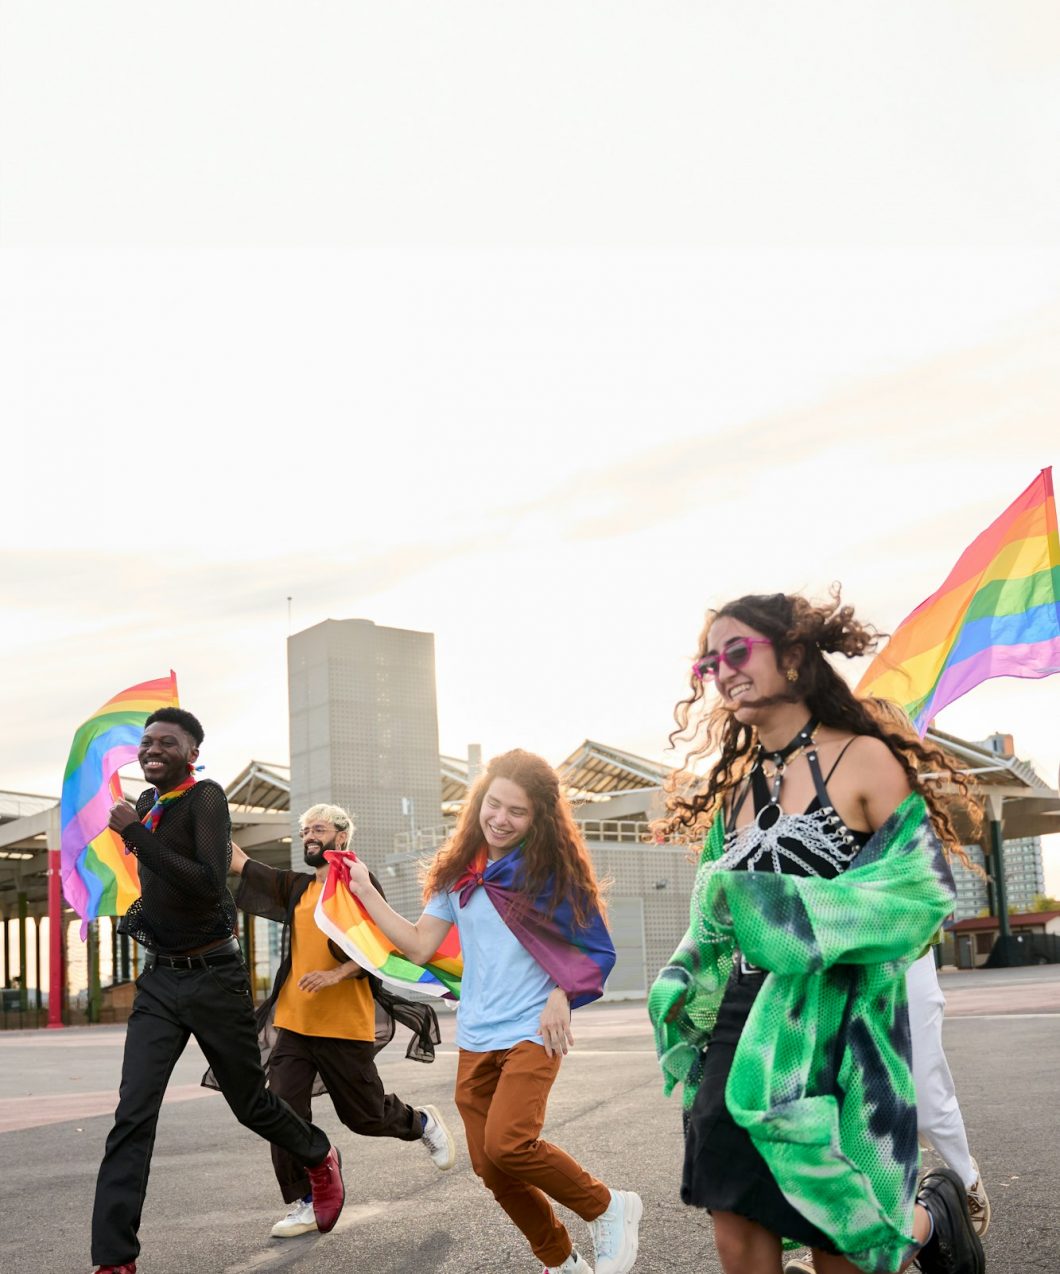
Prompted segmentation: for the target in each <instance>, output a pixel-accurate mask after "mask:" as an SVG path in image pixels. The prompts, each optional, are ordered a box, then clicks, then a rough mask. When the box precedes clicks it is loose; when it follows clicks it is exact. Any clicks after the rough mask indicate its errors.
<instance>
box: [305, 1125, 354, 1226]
mask: <svg viewBox="0 0 1060 1274" xmlns="http://www.w3.org/2000/svg"><path fill="white" fill-rule="evenodd" d="M306 1176H307V1177H308V1178H309V1184H310V1186H312V1188H313V1215H314V1216H315V1217H316V1219H317V1229H318V1230H319V1231H320V1233H321V1234H327V1232H328V1231H329V1230H333V1229H334V1228H335V1222H336V1221H337V1220H338V1219H339V1214H340V1213H341V1212H342V1205H343V1204H344V1203H345V1202H346V1187H345V1186H344V1185H343V1184H342V1155H340V1154H339V1152H338V1150H336V1148H335V1147H334V1146H332V1147H331V1149H330V1150H329V1151H328V1154H327V1158H326V1159H325V1160H324V1162H323V1163H320V1164H317V1166H316V1167H315V1168H306Z"/></svg>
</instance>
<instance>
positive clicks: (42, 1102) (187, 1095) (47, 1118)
mask: <svg viewBox="0 0 1060 1274" xmlns="http://www.w3.org/2000/svg"><path fill="white" fill-rule="evenodd" d="M217 1096H220V1094H219V1093H217V1092H215V1091H214V1090H213V1089H209V1088H203V1087H202V1085H201V1084H174V1085H173V1086H172V1088H169V1089H167V1090H166V1095H165V1097H164V1098H163V1099H162V1104H163V1105H169V1104H171V1103H173V1102H182V1101H195V1100H197V1099H198V1098H200V1097H217ZM117 1105H118V1094H117V1092H116V1091H115V1090H113V1089H105V1090H104V1091H102V1092H95V1093H58V1094H55V1095H52V1096H47V1097H46V1096H44V1095H40V1096H35V1095H31V1096H26V1097H5V1098H3V1099H0V1134H3V1133H5V1132H23V1131H25V1130H26V1129H27V1128H43V1127H44V1126H45V1125H46V1124H70V1123H76V1122H77V1121H78V1120H82V1119H93V1118H95V1117H96V1116H97V1115H113V1114H114V1110H115V1107H116V1106H117Z"/></svg>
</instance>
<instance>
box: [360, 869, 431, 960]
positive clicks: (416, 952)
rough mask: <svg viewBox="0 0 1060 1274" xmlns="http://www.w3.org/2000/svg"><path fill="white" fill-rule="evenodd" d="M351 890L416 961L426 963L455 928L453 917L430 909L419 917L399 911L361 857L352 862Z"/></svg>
mask: <svg viewBox="0 0 1060 1274" xmlns="http://www.w3.org/2000/svg"><path fill="white" fill-rule="evenodd" d="M350 891H351V892H352V893H354V894H355V895H356V896H357V897H358V898H359V899H360V900H361V902H362V904H363V905H364V909H365V911H367V912H368V914H369V915H370V916H371V918H372V919H373V920H374V921H375V923H376V924H377V925H378V926H379V928H380V929H381V930H382V931H383V933H384V934H385V935H386V936H387V937H388V938H389V939H390V941H391V942H392V943H393V944H394V946H395V947H397V948H398V950H399V951H400V952H401V953H402V955H404V956H405V957H406V958H407V959H409V960H411V961H412V963H413V964H426V963H427V961H428V960H429V959H430V958H431V956H432V955H434V953H435V952H436V951H437V950H438V948H439V947H440V946H441V945H442V941H443V940H444V938H445V935H446V934H447V933H448V932H449V930H450V929H451V928H452V923H451V921H448V920H442V919H441V917H439V916H430V915H428V914H427V913H426V912H424V913H423V915H421V916H420V918H419V920H416V921H412V920H406V919H405V917H404V916H401V915H399V914H398V913H397V912H396V911H395V910H394V908H393V907H391V906H390V904H389V903H388V902H386V900H385V899H384V898H383V896H382V894H381V893H380V892H379V890H378V889H376V887H375V886H374V885H373V884H372V881H371V878H370V876H369V874H368V868H367V867H366V866H365V865H364V863H362V862H360V861H357V862H354V863H351V864H350Z"/></svg>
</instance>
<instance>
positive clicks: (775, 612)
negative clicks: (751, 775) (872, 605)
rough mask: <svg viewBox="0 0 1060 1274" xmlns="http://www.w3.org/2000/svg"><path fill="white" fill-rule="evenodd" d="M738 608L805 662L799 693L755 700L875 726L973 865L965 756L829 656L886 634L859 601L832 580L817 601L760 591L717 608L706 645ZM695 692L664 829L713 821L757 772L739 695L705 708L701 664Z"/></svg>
mask: <svg viewBox="0 0 1060 1274" xmlns="http://www.w3.org/2000/svg"><path fill="white" fill-rule="evenodd" d="M723 617H729V618H732V619H735V620H738V621H739V622H740V623H743V624H746V625H747V627H748V628H751V629H753V630H754V631H755V632H757V633H761V634H762V636H764V637H768V638H769V639H770V641H771V642H772V645H773V653H774V655H775V657H776V661H777V665H778V667H782V666H784V665H789V666H795V667H797V668H798V673H799V676H798V681H797V683H795V684H793V685H792V689H791V691H790V692H788V693H786V694H781V695H778V696H775V697H773V698H772V699H762V700H756V703H763V704H764V703H770V702H783V701H789V702H804V703H805V704H806V707H807V708H808V709H809V711H810V712H811V713H812V714H813V716H814V717H815V718H816V720H817V721H818V722H820V724H821V725H825V726H831V727H833V728H835V729H839V730H845V731H848V732H849V733H851V734H855V735H860V734H865V735H869V736H870V737H871V738H874V739H879V740H881V741H882V742H883V743H884V744H886V746H887V747H888V748H889V750H890V752H891V754H892V755H893V756H894V757H895V759H896V760H897V761H898V763H899V764H900V765H901V767H902V769H903V770H904V772H905V776H906V778H907V779H908V781H909V786H910V787H911V788H912V789H913V791H914V792H918V793H919V794H920V795H921V796H922V797H923V798H924V801H925V802H926V804H927V807H928V814H929V816H930V818H931V822H932V824H933V825H934V828H935V831H936V832H937V834H938V837H939V839H940V840H941V841H942V843H943V845H944V846H945V848H946V850H947V851H948V852H949V853H952V854H955V855H956V856H957V857H958V858H960V859H961V861H962V862H963V863H964V864H965V865H966V866H970V865H971V864H970V863H969V860H968V857H967V855H966V853H965V851H964V849H963V848H962V847H961V840H960V836H959V835H958V833H957V829H956V825H955V823H954V820H953V816H952V814H951V808H953V807H954V806H958V807H962V808H963V812H964V814H965V817H966V818H967V820H968V822H969V824H970V826H971V827H972V828H973V831H974V832H975V834H978V828H979V826H980V825H981V821H982V815H981V811H980V810H979V808H978V806H977V805H976V804H975V803H974V801H973V800H972V799H971V792H972V785H971V783H970V782H969V780H968V777H967V776H966V775H965V774H963V773H961V771H960V769H959V768H958V766H957V763H956V762H955V761H954V760H953V759H952V758H951V757H949V756H947V754H946V753H945V752H943V751H942V750H941V749H940V748H937V747H935V746H933V745H931V744H928V743H924V742H923V741H922V740H921V739H920V738H919V736H918V735H917V733H916V731H915V730H914V729H913V728H912V725H911V724H910V723H909V721H908V719H905V720H904V721H903V720H902V718H903V717H904V714H903V713H902V712H901V709H899V708H897V706H896V705H890V704H888V705H883V704H880V703H878V702H877V701H874V700H867V699H859V698H858V697H857V696H856V695H855V694H854V692H853V690H851V688H850V686H849V685H848V684H847V683H846V681H844V680H843V678H842V677H841V676H840V675H839V673H838V672H837V671H836V670H835V668H833V666H832V664H831V663H830V662H829V661H828V659H826V658H825V656H826V655H830V654H835V655H844V656H845V657H846V658H848V659H854V658H856V657H857V656H858V655H864V654H867V653H869V652H871V651H873V650H875V649H876V646H877V645H878V643H879V641H880V639H881V638H882V637H884V636H885V635H886V634H884V633H881V632H879V631H877V629H875V628H874V627H872V625H869V624H862V623H861V622H860V621H859V620H858V619H856V618H855V615H854V608H853V607H852V606H844V605H843V604H842V602H841V600H840V588H839V585H838V584H833V585H832V588H831V590H830V599H829V600H828V601H827V602H821V603H814V602H811V601H809V600H807V599H806V598H805V597H801V596H799V595H798V594H790V593H770V594H751V595H748V596H746V597H740V598H737V599H736V600H735V601H732V602H728V603H727V604H726V605H725V606H722V607H721V609H720V610H717V611H711V612H709V613H708V615H707V620H706V623H705V625H704V627H703V631H702V632H701V633H700V637H699V654H700V656H702V655H704V654H705V653H706V650H707V643H708V640H709V635H710V630H711V627H712V626H713V625H714V623H715V622H716V621H717V620H719V619H721V618H723ZM689 685H690V688H691V694H689V695H688V697H687V698H684V699H681V700H679V702H678V703H677V704H676V706H675V707H674V720H675V722H676V723H677V729H676V730H674V731H673V732H672V733H671V734H670V744H671V746H674V744H675V743H676V742H678V741H680V742H683V743H685V744H686V745H687V752H686V755H685V761H684V765H683V767H682V768H681V769H679V770H676V771H674V773H673V774H671V776H670V778H669V779H668V780H667V782H666V786H665V793H666V815H665V816H664V817H663V818H662V819H660V820H659V822H658V823H657V824H656V830H657V831H658V832H659V833H660V834H662V835H665V836H670V837H674V838H677V839H682V840H692V839H694V838H696V837H697V836H699V835H701V834H702V833H703V832H705V830H706V829H707V827H708V826H709V824H710V822H711V820H712V819H713V817H714V815H715V814H716V813H717V812H718V810H719V809H720V808H721V804H722V802H723V800H724V798H725V796H726V794H727V793H728V792H730V791H731V790H732V789H733V788H734V787H735V786H736V784H738V783H739V782H740V780H741V779H742V778H744V776H745V775H746V774H747V773H748V772H749V770H750V769H751V767H752V765H753V764H754V760H755V749H756V742H757V740H756V738H755V731H754V729H753V728H752V727H751V726H749V725H745V724H743V723H742V722H740V721H738V720H737V719H736V716H735V713H734V710H733V708H732V706H731V705H730V704H727V703H726V702H725V701H724V700H722V699H719V700H718V702H717V703H715V704H714V705H713V706H711V707H708V708H706V710H699V711H697V705H698V704H700V702H701V701H703V700H704V695H705V688H704V683H703V682H702V681H701V680H700V679H699V678H698V677H697V676H696V675H695V673H694V672H693V673H692V674H691V675H690V677H689ZM715 753H717V760H716V761H715V762H714V764H713V765H712V766H711V768H710V770H709V771H708V773H707V776H706V778H705V780H704V779H702V778H700V777H699V776H697V775H696V774H695V772H694V766H695V763H696V761H697V760H699V759H701V758H703V757H706V756H710V755H713V754H715Z"/></svg>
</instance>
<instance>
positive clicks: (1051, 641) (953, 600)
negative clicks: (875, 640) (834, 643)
mask: <svg viewBox="0 0 1060 1274" xmlns="http://www.w3.org/2000/svg"><path fill="white" fill-rule="evenodd" d="M1054 672H1060V538H1058V536H1057V523H1056V501H1055V499H1054V497H1053V479H1052V470H1051V469H1043V470H1042V471H1041V473H1040V474H1039V475H1038V476H1037V478H1035V480H1034V481H1033V482H1032V483H1031V484H1030V486H1029V487H1028V488H1027V489H1026V491H1024V492H1023V494H1022V495H1021V496H1020V497H1019V498H1018V499H1017V500H1015V501H1014V502H1013V503H1012V504H1010V505H1009V507H1008V508H1007V509H1006V510H1005V512H1004V513H1002V514H1001V516H1000V517H999V518H998V519H997V520H996V521H995V522H992V523H991V524H990V526H988V527H987V528H986V530H985V531H984V532H983V533H982V535H980V536H978V537H977V538H976V539H975V540H974V541H973V542H972V544H971V545H969V547H968V548H967V549H965V551H964V552H963V553H962V554H961V557H960V559H959V560H958V562H957V565H956V566H955V567H954V568H953V570H952V571H950V573H949V575H948V576H947V578H946V582H945V583H944V584H943V585H942V587H941V588H940V589H939V590H938V592H936V593H932V595H931V596H930V597H929V598H927V600H926V601H923V602H921V603H920V605H919V606H918V607H917V608H916V610H914V611H913V613H912V614H911V615H909V616H908V617H907V618H906V619H904V620H903V621H902V622H901V624H899V626H898V628H897V629H896V630H895V632H894V635H893V636H892V637H891V639H890V641H889V642H888V643H887V645H886V646H885V647H884V649H883V650H882V651H881V652H880V653H879V654H878V655H877V656H876V658H875V659H874V660H873V661H872V663H871V664H870V666H869V669H868V671H867V672H866V673H865V675H864V677H862V679H861V682H860V684H859V685H858V693H859V694H861V695H873V696H875V697H877V698H881V699H890V700H892V701H893V702H895V703H899V704H901V705H902V707H904V708H905V710H906V712H908V714H909V715H910V717H912V719H913V721H914V722H915V723H916V726H917V729H918V730H919V731H920V733H921V734H923V733H924V731H925V730H926V729H927V727H928V724H929V722H930V721H931V719H932V718H933V717H934V716H935V715H936V713H938V712H939V711H941V710H942V709H943V708H944V707H946V705H947V704H950V703H953V701H954V700H955V699H959V698H960V696H961V695H963V694H965V693H966V692H967V691H969V690H971V689H972V688H973V687H974V686H977V685H979V683H980V682H982V681H986V680H987V679H988V678H990V677H1048V676H1049V675H1050V674H1051V673H1054Z"/></svg>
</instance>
